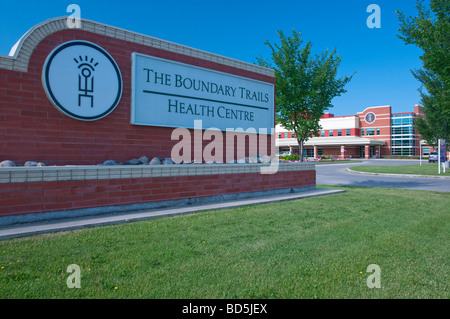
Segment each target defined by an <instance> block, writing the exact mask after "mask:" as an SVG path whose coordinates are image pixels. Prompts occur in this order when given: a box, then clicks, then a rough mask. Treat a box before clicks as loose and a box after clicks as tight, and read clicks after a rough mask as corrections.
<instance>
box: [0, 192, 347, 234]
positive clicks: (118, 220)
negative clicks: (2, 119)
mask: <svg viewBox="0 0 450 319" xmlns="http://www.w3.org/2000/svg"><path fill="white" fill-rule="evenodd" d="M340 193H345V191H344V190H338V189H325V188H316V189H313V190H309V191H303V192H298V193H287V194H278V195H269V196H258V197H253V198H246V199H238V200H229V201H223V202H215V203H208V204H200V205H185V206H183V207H172V208H161V209H149V210H141V211H135V212H125V213H115V214H104V215H95V216H86V217H79V218H67V219H61V220H50V221H46V222H37V223H28V224H18V225H11V226H7V227H1V228H0V241H1V240H5V239H11V238H18V237H27V236H32V235H39V234H45V233H54V232H61V231H70V230H76V229H83V228H88V227H98V226H109V225H117V224H122V223H128V222H135V221H141V220H149V219H152V218H162V217H173V216H178V215H186V214H194V213H198V212H203V211H210V210H221V209H230V208H236V207H242V206H251V205H259V204H269V203H274V202H282V201H291V200H297V199H302V198H308V197H316V196H326V195H332V194H340Z"/></svg>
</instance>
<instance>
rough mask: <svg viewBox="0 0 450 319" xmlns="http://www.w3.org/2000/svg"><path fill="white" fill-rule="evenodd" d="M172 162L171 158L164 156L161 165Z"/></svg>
mask: <svg viewBox="0 0 450 319" xmlns="http://www.w3.org/2000/svg"><path fill="white" fill-rule="evenodd" d="M172 164H173V161H172V159H171V158H165V159H164V160H163V165H172Z"/></svg>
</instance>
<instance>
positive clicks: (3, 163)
mask: <svg viewBox="0 0 450 319" xmlns="http://www.w3.org/2000/svg"><path fill="white" fill-rule="evenodd" d="M0 167H16V163H14V162H13V161H8V160H7V161H3V162H1V163H0Z"/></svg>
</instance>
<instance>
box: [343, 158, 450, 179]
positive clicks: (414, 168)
mask: <svg viewBox="0 0 450 319" xmlns="http://www.w3.org/2000/svg"><path fill="white" fill-rule="evenodd" d="M441 165H442V164H441ZM351 169H352V170H354V171H358V172H367V173H385V174H412V175H436V176H450V168H446V171H445V174H444V171H443V169H442V166H441V174H439V173H438V164H437V163H427V162H426V161H425V162H424V163H422V166H420V165H419V163H417V164H414V165H395V166H389V165H385V166H384V165H380V166H376V165H373V166H372V165H369V166H365V165H361V166H352V167H351Z"/></svg>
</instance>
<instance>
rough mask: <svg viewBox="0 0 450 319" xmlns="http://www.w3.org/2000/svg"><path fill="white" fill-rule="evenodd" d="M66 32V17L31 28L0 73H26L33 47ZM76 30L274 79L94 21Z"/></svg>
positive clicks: (2, 59) (2, 60) (3, 60)
mask: <svg viewBox="0 0 450 319" xmlns="http://www.w3.org/2000/svg"><path fill="white" fill-rule="evenodd" d="M66 29H69V28H68V27H67V16H65V17H59V18H53V19H49V20H47V21H44V22H42V23H40V24H38V25H36V26H34V27H33V28H31V29H30V30H29V31H28V32H27V33H26V34H25V35H24V36H23V37H22V38H21V39H20V40H19V42H17V44H16V45H15V46H14V48H13V50H12V51H11V53H10V55H9V56H4V55H0V69H6V70H13V71H19V72H27V71H28V64H29V61H30V58H31V55H32V54H33V51H34V49H35V48H36V47H37V45H38V44H39V43H40V42H41V41H42V40H43V39H45V38H46V37H47V36H49V35H51V34H53V33H55V32H58V31H61V30H66ZM80 30H83V31H87V32H92V33H96V34H100V35H105V36H108V37H111V38H116V39H120V40H125V41H129V42H133V43H138V44H141V45H145V46H148V47H153V48H158V49H163V50H166V51H169V52H173V53H178V54H183V55H187V56H192V57H195V58H200V59H203V60H206V61H211V62H215V63H219V64H223V65H226V66H231V67H235V68H239V69H242V70H247V71H250V72H255V73H258V74H262V75H267V76H271V77H273V76H274V75H275V72H274V70H272V69H268V68H264V67H261V66H258V65H255V64H251V63H247V62H243V61H239V60H235V59H231V58H227V57H224V56H220V55H217V54H213V53H209V52H206V51H202V50H198V49H194V48H191V47H187V46H184V45H180V44H176V43H173V42H169V41H165V40H161V39H157V38H154V37H150V36H147V35H143V34H139V33H136V32H132V31H127V30H124V29H120V28H116V27H113V26H109V25H106V24H102V23H99V22H95V21H90V20H85V19H82V23H81V29H80Z"/></svg>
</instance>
